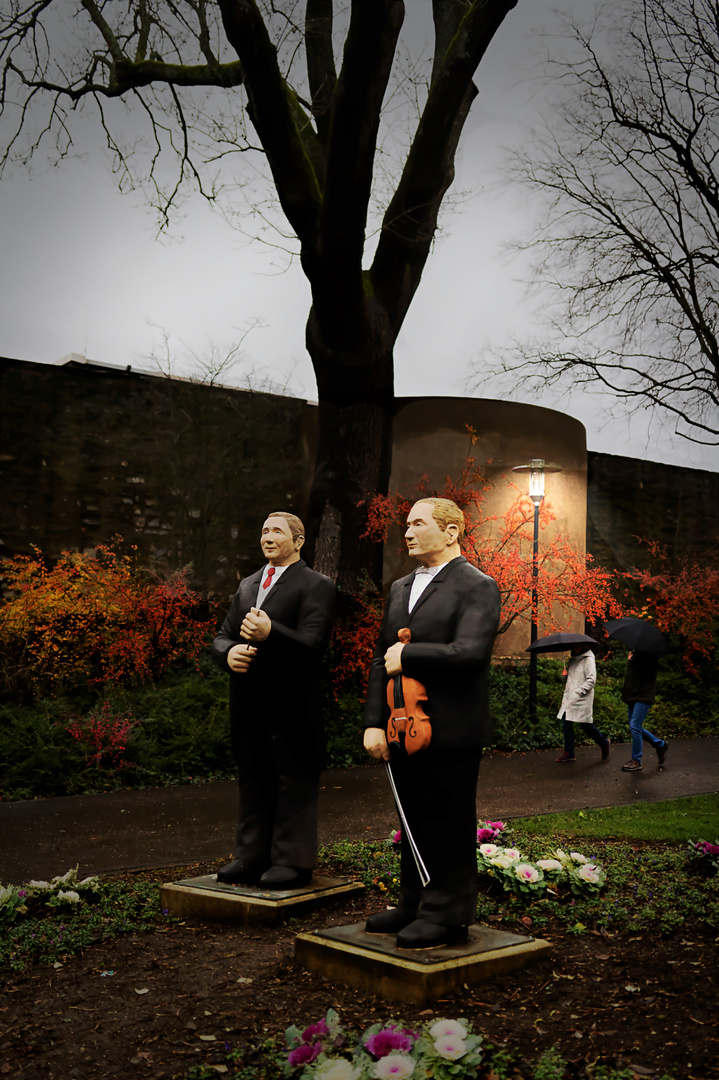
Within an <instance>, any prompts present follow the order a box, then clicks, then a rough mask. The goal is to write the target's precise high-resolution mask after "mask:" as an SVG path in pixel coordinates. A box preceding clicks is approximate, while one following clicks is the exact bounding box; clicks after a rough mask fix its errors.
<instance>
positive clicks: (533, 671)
mask: <svg viewBox="0 0 719 1080" xmlns="http://www.w3.org/2000/svg"><path fill="white" fill-rule="evenodd" d="M561 471H562V470H561V469H560V468H559V467H558V466H556V465H546V464H545V461H544V458H532V460H531V461H530V462H529V464H528V465H516V466H515V467H514V468H513V469H512V472H521V473H529V497H530V499H531V500H532V502H533V503H534V542H533V544H532V629H531V642H532V643H534V642H535V641H536V640H537V629H538V626H537V622H538V615H539V612H538V610H537V607H538V596H537V584H538V579H539V507H540V506H541V504H542V499H543V498H544V474H545V473H548V472H561ZM536 719H537V654H536V652H534V651H532V653H531V654H530V657H529V721H530V723H534V721H535V720H536Z"/></svg>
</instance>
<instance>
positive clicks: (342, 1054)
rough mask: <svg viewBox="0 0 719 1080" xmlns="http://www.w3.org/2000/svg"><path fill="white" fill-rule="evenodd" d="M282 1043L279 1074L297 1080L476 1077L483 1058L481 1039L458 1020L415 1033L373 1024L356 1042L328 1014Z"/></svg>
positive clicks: (289, 1031)
mask: <svg viewBox="0 0 719 1080" xmlns="http://www.w3.org/2000/svg"><path fill="white" fill-rule="evenodd" d="M285 1041H286V1044H287V1049H286V1051H285V1054H284V1056H283V1058H282V1060H281V1065H282V1070H283V1072H284V1074H285V1075H286V1076H290V1077H298V1078H301V1080H312V1078H313V1077H317V1078H320V1077H321V1078H322V1080H408V1078H409V1077H412V1076H414V1077H417V1078H418V1077H423V1078H426V1080H429V1078H434V1080H453V1078H455V1077H458V1076H470V1075H475V1074H476V1070H477V1068H478V1066H479V1065H480V1063H481V1061H482V1057H483V1048H482V1037H481V1035H473V1034H472V1032H471V1028H470V1026H469V1024H468V1023H467V1021H466V1020H462V1019H460V1020H435V1021H434V1022H433V1023H431V1024H429V1025H427V1026H425V1027H422V1028H418V1029H416V1030H414V1029H410V1028H406V1027H402V1026H401V1025H399V1024H397V1023H394V1022H389V1023H387V1024H373V1025H372V1026H371V1027H369V1028H367V1030H366V1031H364V1032H363V1034H362V1035H360V1036H357V1035H356V1034H353V1033H352V1032H348V1031H345V1029H344V1028H343V1027H342V1025H341V1023H340V1019H339V1017H338V1015H337V1013H336V1012H335V1011H334V1010H333V1009H330V1010H329V1011H328V1013H327V1015H326V1017H325V1018H324V1019H323V1020H320V1021H318V1023H316V1024H311V1025H310V1026H309V1027H307V1028H305V1029H304V1031H300V1030H299V1028H297V1027H295V1026H294V1025H293V1026H292V1027H289V1028H288V1029H287V1031H286V1032H285Z"/></svg>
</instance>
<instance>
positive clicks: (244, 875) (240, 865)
mask: <svg viewBox="0 0 719 1080" xmlns="http://www.w3.org/2000/svg"><path fill="white" fill-rule="evenodd" d="M266 867H267V864H266V863H264V864H262V863H248V862H243V861H242V860H241V859H233V860H232V862H230V863H228V864H227V866H223V867H222V869H221V870H218V871H217V880H218V881H219V882H221V883H222V884H223V885H257V884H258V883H259V880H260V878H261V877H262V873H263V871H264V870H265V869H266Z"/></svg>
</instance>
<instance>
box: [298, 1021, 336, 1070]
mask: <svg viewBox="0 0 719 1080" xmlns="http://www.w3.org/2000/svg"><path fill="white" fill-rule="evenodd" d="M329 1033H330V1029H329V1028H328V1027H327V1024H326V1023H325V1021H324V1020H318V1021H317V1023H316V1024H310V1026H309V1027H306V1028H305V1030H304V1031H303V1032H302V1042H306V1043H308V1042H312V1041H313V1039H315V1038H317V1036H318V1035H329ZM312 1060H313V1061H314V1058H313V1059H312Z"/></svg>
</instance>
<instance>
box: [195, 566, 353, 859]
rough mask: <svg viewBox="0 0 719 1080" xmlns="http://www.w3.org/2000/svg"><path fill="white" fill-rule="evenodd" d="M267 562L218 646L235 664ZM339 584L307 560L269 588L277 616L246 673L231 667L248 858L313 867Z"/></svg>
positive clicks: (242, 851)
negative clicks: (324, 683) (325, 670)
mask: <svg viewBox="0 0 719 1080" xmlns="http://www.w3.org/2000/svg"><path fill="white" fill-rule="evenodd" d="M261 579H262V570H258V571H257V573H256V574H252V575H251V576H250V577H247V578H245V579H244V580H243V581H242V582H241V583H240V587H239V588H238V590H237V592H236V593H235V596H234V598H233V600H232V605H231V607H230V610H229V611H228V613H227V616H226V618H225V621H224V623H223V624H222V629H221V631H220V633H219V634H218V636H217V637H216V638H215V640H214V642H213V645H212V655H213V657H214V659H215V662H216V663H217V664H218V665H219V666H220V668H222V670H223V671H229V670H230V669H229V667H228V664H227V653H228V652H229V650H230V649H231V648H232V646H233V645H240V644H243V643H244V644H246V642H244V641H243V639H242V638H241V637H240V627H241V626H242V621H243V619H244V617H245V615H247V614H248V612H249V611H250V609H251V608H252V607H255V606H256V605H257V592H258V589H259V586H260V581H261ZM334 603H335V586H334V584H333V582H332V581H330V579H329V578H327V577H324V576H323V575H322V574H318V573H316V572H315V571H314V570H310V568H309V567H308V566H307V564H306V563H305V562H304V561H303V560H302V559H300V560H299V561H298V562H295V563H292V564H291V565H290V566H288V567H287V568H286V569H285V570H284V571H283V573H282V575H281V576H280V578H279V579H278V581H277V582H276V583H275V584H274V585H273V586H272V588H271V589H269V590H268V593H267V595H266V597H264V599H263V601H262V610H263V611H264V612H266V613H267V615H268V616H269V618H270V621H271V623H272V629H271V630H270V633H269V636H268V637H267V638H266V639H265V640H264V641H261V642H259V643H258V644H257V646H256V647H257V655H256V656H255V659H254V660H253V661H252V663H251V664H250V667H249V670H248V671H247V672H245V673H243V674H240V673H235V672H232V671H230V726H231V735H232V749H233V753H234V755H235V759H236V761H237V767H238V780H239V785H240V819H239V823H238V827H237V856H236V857H237V858H238V859H239V860H240V861H241V862H243V863H260V864H264V865H267V866H270V865H272V866H291V867H294V868H297V869H305V868H307V869H309V868H311V867H313V866H314V865H315V862H316V857H317V795H318V784H319V775H320V772H321V770H322V769H323V768H324V731H323V725H322V712H321V703H320V662H321V659H322V654H323V653H324V651H325V648H326V647H327V643H328V641H329V637H330V632H331V629H332V618H333V614H334Z"/></svg>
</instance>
